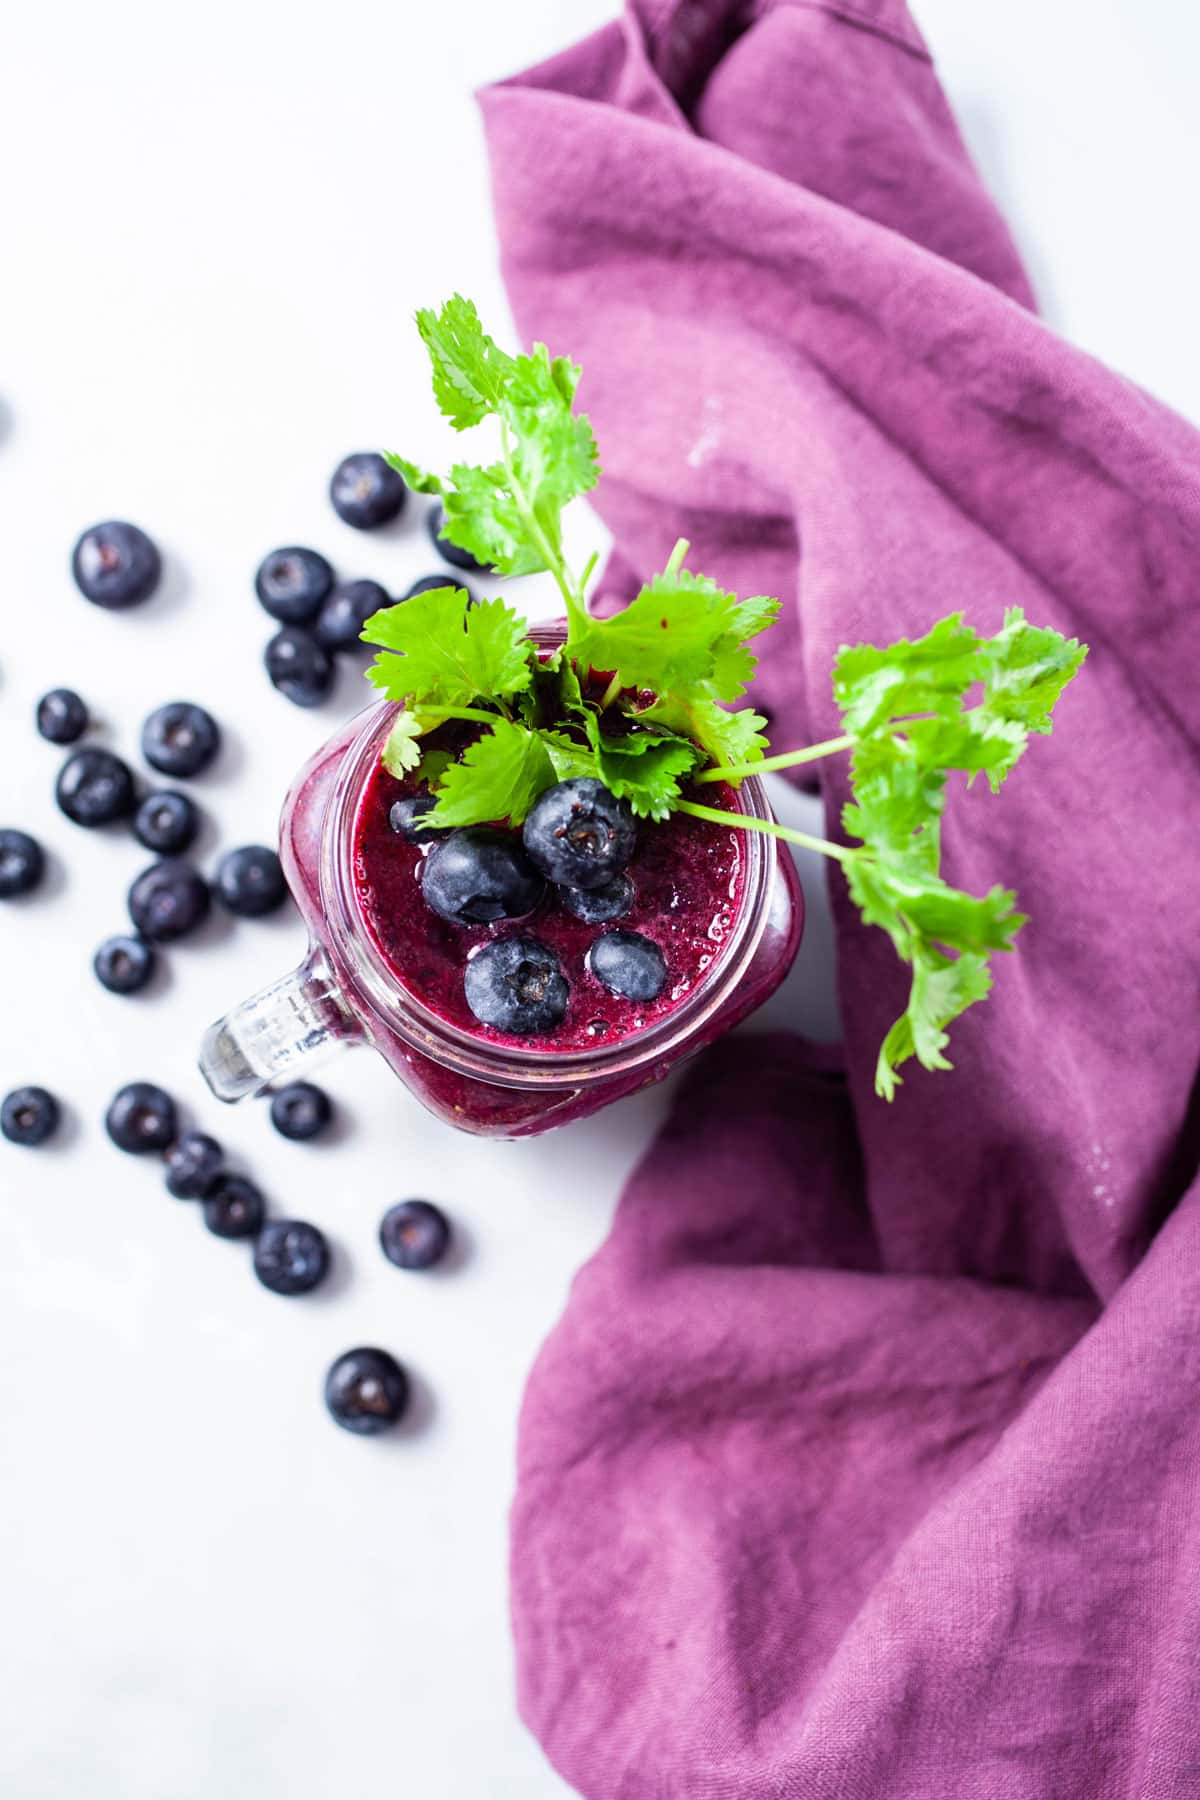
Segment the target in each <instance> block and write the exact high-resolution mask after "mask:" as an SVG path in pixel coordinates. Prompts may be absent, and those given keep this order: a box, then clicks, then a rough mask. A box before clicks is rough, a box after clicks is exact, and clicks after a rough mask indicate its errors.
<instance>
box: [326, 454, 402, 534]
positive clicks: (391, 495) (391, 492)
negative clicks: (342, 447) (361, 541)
mask: <svg viewBox="0 0 1200 1800" xmlns="http://www.w3.org/2000/svg"><path fill="white" fill-rule="evenodd" d="M329 498H330V499H331V500H332V502H333V510H334V512H335V513H336V514H337V516H338V518H339V519H344V520H345V522H346V524H347V525H353V526H355V527H356V529H357V530H359V531H373V530H374V528H375V527H376V526H377V525H386V524H387V523H388V521H389V520H390V519H394V518H396V516H397V515H398V514H399V513H401V512H403V511H404V502H405V501H406V500H407V499H408V489H407V487H405V485H404V479H403V477H402V476H401V475H400V474H398V473H397V471H396V470H395V469H393V468H392V466H391V464H390V463H389V462H386V461H385V460H384V458H383V457H382V456H380V454H379V452H378V451H377V450H360V451H357V452H356V453H355V454H354V455H353V456H344V457H343V458H342V460H341V462H340V463H339V464H338V466H337V468H336V469H335V470H334V471H333V477H332V479H331V480H330V483H329Z"/></svg>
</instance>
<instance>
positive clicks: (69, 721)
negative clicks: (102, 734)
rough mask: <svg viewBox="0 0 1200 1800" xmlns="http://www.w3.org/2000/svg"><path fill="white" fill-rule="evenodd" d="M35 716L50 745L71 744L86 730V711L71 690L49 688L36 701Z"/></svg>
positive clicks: (40, 730)
mask: <svg viewBox="0 0 1200 1800" xmlns="http://www.w3.org/2000/svg"><path fill="white" fill-rule="evenodd" d="M35 716H36V718H37V728H38V731H39V732H40V734H41V735H42V737H44V738H45V739H46V741H47V743H50V744H73V743H75V742H76V741H77V740H78V739H79V738H81V737H82V736H83V734H84V732H85V731H86V730H87V728H88V709H87V707H86V706H85V705H84V703H83V701H82V700H81V699H80V698H79V695H78V694H77V693H76V692H75V690H74V689H73V688H51V689H50V692H49V693H48V694H43V695H42V697H41V699H40V700H39V701H38V703H37V713H36V715H35Z"/></svg>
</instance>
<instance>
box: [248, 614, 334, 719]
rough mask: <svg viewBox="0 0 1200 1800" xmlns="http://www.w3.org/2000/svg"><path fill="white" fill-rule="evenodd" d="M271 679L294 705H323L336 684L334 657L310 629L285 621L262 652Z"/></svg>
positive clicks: (272, 683)
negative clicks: (286, 623)
mask: <svg viewBox="0 0 1200 1800" xmlns="http://www.w3.org/2000/svg"><path fill="white" fill-rule="evenodd" d="M263 664H264V666H265V668H266V671H267V674H268V676H269V677H270V680H271V686H272V687H275V688H278V690H279V692H280V693H281V694H282V695H283V696H284V698H285V699H287V700H290V701H291V702H292V705H293V706H320V704H321V702H322V700H324V699H325V697H326V696H327V694H328V693H329V690H330V688H331V687H332V686H333V658H332V657H331V656H330V654H329V652H328V650H326V649H325V647H324V645H322V644H318V642H317V640H316V638H315V637H314V636H313V634H312V632H311V631H304V630H302V628H301V627H300V626H299V625H285V626H284V628H283V630H282V631H277V632H276V633H275V636H274V637H273V638H272V639H271V641H270V643H269V644H268V645H267V647H266V649H265V651H264V652H263Z"/></svg>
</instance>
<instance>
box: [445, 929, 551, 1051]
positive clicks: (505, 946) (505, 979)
mask: <svg viewBox="0 0 1200 1800" xmlns="http://www.w3.org/2000/svg"><path fill="white" fill-rule="evenodd" d="M463 990H464V992H465V994H466V997H467V1005H468V1006H469V1007H470V1009H471V1011H472V1012H473V1013H474V1015H475V1017H476V1018H477V1019H478V1020H479V1023H480V1024H481V1025H490V1026H492V1028H493V1029H494V1030H496V1031H507V1032H510V1033H511V1034H512V1035H513V1036H514V1037H531V1036H533V1035H535V1034H536V1033H540V1032H545V1031H553V1030H554V1029H555V1027H556V1026H558V1025H561V1024H562V1022H563V1020H564V1018H565V1017H566V1014H567V1002H568V1000H569V999H570V997H571V990H570V987H569V985H568V983H567V978H566V976H565V975H564V974H563V970H562V964H561V963H560V962H559V960H558V957H557V956H556V955H555V953H554V951H553V950H551V949H550V948H549V947H548V946H547V945H546V944H543V943H541V942H540V941H539V939H537V938H530V937H507V938H493V939H492V941H491V942H490V943H487V944H484V945H483V946H482V947H481V948H480V949H479V950H477V951H476V952H475V954H474V955H473V956H472V957H471V958H470V960H469V962H468V963H467V968H466V973H465V975H464V976H463Z"/></svg>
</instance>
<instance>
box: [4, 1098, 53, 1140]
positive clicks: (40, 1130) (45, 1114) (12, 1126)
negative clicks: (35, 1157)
mask: <svg viewBox="0 0 1200 1800" xmlns="http://www.w3.org/2000/svg"><path fill="white" fill-rule="evenodd" d="M61 1116H62V1115H61V1113H60V1111H59V1105H58V1101H57V1100H56V1099H55V1098H54V1095H53V1094H51V1093H47V1091H46V1089H45V1088H44V1087H19V1088H14V1089H13V1091H12V1093H11V1094H5V1096H4V1099H3V1100H2V1101H0V1131H2V1132H3V1133H4V1135H5V1137H6V1138H7V1139H8V1141H9V1143H10V1144H24V1145H25V1146H26V1147H27V1148H29V1149H33V1148H34V1147H35V1146H36V1145H37V1144H44V1143H45V1141H46V1139H47V1138H48V1137H53V1135H54V1133H55V1132H56V1131H57V1130H58V1123H59V1119H60V1118H61Z"/></svg>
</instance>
